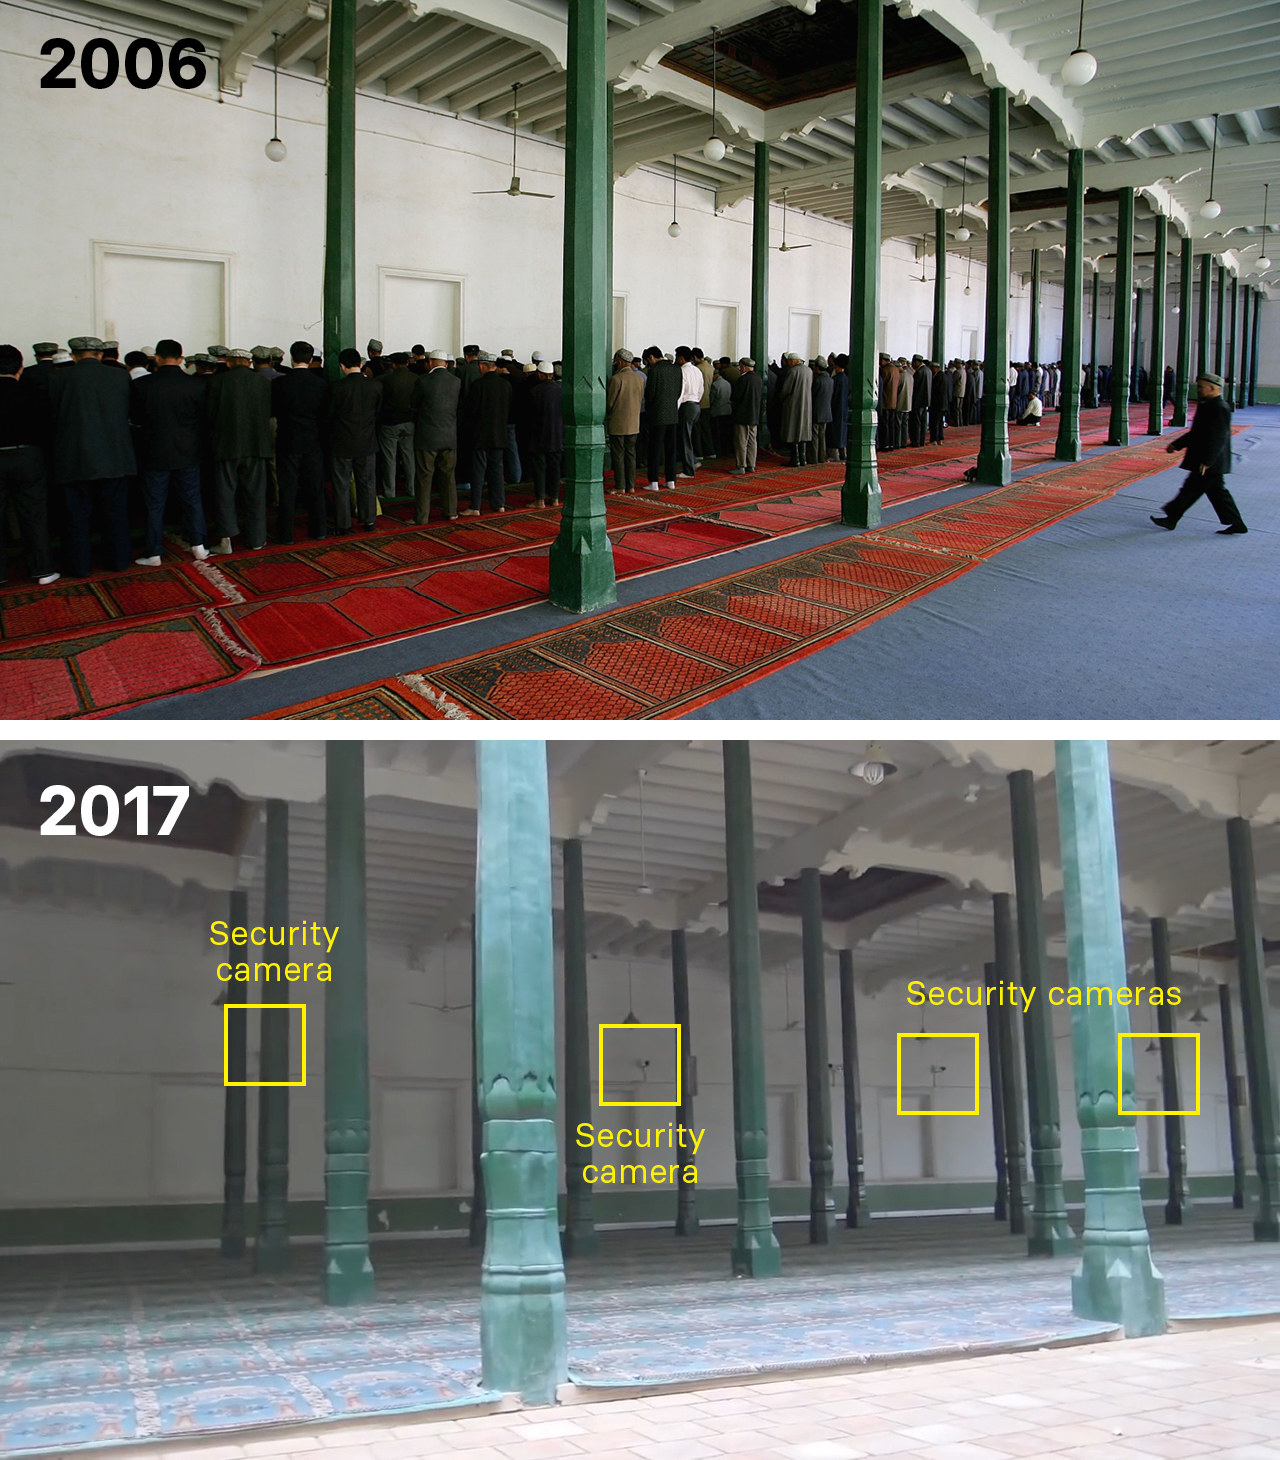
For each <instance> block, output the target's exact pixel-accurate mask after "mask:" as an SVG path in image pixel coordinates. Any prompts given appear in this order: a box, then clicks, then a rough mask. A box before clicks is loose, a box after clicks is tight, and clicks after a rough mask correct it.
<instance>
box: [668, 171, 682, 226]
mask: <svg viewBox="0 0 1280 1460" xmlns="http://www.w3.org/2000/svg"><path fill="white" fill-rule="evenodd" d="M667 235H668V237H670V238H679V237H680V225H679V223H677V222H676V159H675V157H674V156H673V157H672V159H671V222H670V223H668V224H667Z"/></svg>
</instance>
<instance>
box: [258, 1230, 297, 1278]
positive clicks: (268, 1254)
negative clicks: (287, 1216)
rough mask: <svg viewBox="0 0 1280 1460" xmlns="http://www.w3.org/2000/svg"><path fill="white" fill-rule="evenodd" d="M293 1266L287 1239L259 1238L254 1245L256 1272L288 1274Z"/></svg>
mask: <svg viewBox="0 0 1280 1460" xmlns="http://www.w3.org/2000/svg"><path fill="white" fill-rule="evenodd" d="M292 1265H293V1264H292V1259H291V1255H290V1252H289V1239H288V1238H287V1237H282V1238H280V1239H278V1240H273V1239H271V1238H259V1239H258V1241H257V1242H255V1243H254V1244H253V1270H254V1272H288V1271H289V1269H290V1267H291V1266H292Z"/></svg>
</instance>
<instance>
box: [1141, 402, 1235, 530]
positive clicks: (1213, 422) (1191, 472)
mask: <svg viewBox="0 0 1280 1460" xmlns="http://www.w3.org/2000/svg"><path fill="white" fill-rule="evenodd" d="M1196 397H1197V402H1196V413H1195V416H1194V417H1193V418H1192V421H1191V429H1190V430H1189V431H1187V432H1186V433H1185V434H1183V435H1181V436H1179V437H1177V438H1176V439H1175V440H1173V441H1170V442H1169V444H1168V445H1167V446H1166V447H1165V450H1166V451H1168V452H1170V453H1171V454H1172V453H1173V452H1175V451H1181V450H1182V449H1183V448H1185V450H1186V454H1185V455H1184V456H1183V458H1182V469H1183V471H1185V472H1187V473H1188V476H1187V479H1186V481H1185V482H1183V484H1182V490H1181V491H1180V492H1179V493H1178V495H1177V496H1176V497H1174V499H1173V501H1171V502H1166V503H1165V507H1164V515H1163V516H1162V517H1152V519H1151V520H1152V522H1154V523H1155V525H1156V526H1157V527H1163V528H1165V529H1166V530H1167V531H1169V532H1172V531H1173V529H1174V528H1175V527H1177V525H1178V523H1179V522H1180V521H1181V520H1182V517H1183V516H1184V515H1185V513H1186V512H1187V510H1188V509H1189V508H1191V507H1194V506H1195V504H1196V503H1197V502H1198V501H1199V500H1200V498H1201V497H1208V499H1209V505H1210V506H1211V507H1212V508H1213V510H1214V511H1215V512H1216V513H1217V514H1218V521H1219V522H1221V523H1223V524H1224V525H1223V526H1222V527H1221V528H1219V530H1218V536H1219V537H1235V536H1237V535H1239V534H1240V533H1243V532H1248V531H1249V529H1248V528H1247V527H1246V526H1245V525H1244V518H1243V517H1241V516H1240V509H1239V507H1237V506H1236V504H1235V498H1234V497H1232V495H1231V493H1230V492H1229V491H1228V490H1227V487H1226V483H1225V482H1224V481H1223V480H1222V478H1223V476H1224V475H1225V474H1226V473H1227V472H1229V471H1230V470H1231V411H1230V409H1229V408H1228V406H1227V403H1226V401H1225V400H1223V398H1222V376H1221V375H1214V374H1212V373H1205V374H1202V375H1197V376H1196Z"/></svg>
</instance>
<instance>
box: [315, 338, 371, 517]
mask: <svg viewBox="0 0 1280 1460" xmlns="http://www.w3.org/2000/svg"><path fill="white" fill-rule="evenodd" d="M361 364H362V362H361V360H360V351H359V350H354V349H346V350H343V352H342V353H341V354H340V355H339V356H338V367H339V369H341V371H342V379H341V380H336V381H334V383H333V385H332V386H330V388H329V405H328V410H327V413H326V417H325V428H326V434H327V436H328V442H329V479H330V480H331V481H332V482H333V518H334V521H335V522H336V523H337V524H338V531H339V532H350V531H351V481H352V478H353V477H354V478H355V484H356V491H355V497H356V503H355V505H356V512H355V516H356V521H357V522H359V524H360V526H361V527H363V528H364V529H365V531H366V532H372V531H373V529H374V528H375V527H376V526H377V525H378V499H377V488H376V477H375V471H376V463H377V453H378V407H379V406H380V405H381V403H382V384H381V382H380V381H377V380H370V379H369V377H368V376H367V375H364V374H362V373H361Z"/></svg>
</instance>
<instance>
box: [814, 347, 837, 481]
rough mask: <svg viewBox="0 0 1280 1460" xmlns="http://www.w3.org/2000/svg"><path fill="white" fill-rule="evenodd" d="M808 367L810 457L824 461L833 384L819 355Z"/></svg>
mask: <svg viewBox="0 0 1280 1460" xmlns="http://www.w3.org/2000/svg"><path fill="white" fill-rule="evenodd" d="M810 369H811V370H812V371H813V385H812V386H811V387H810V390H811V393H812V395H813V440H812V457H813V460H814V461H815V462H825V461H826V459H827V432H828V431H830V429H831V400H832V394H833V386H832V383H831V376H830V375H829V374H828V372H827V362H826V361H825V360H823V359H822V358H821V357H819V358H818V359H816V360H814V361H813V363H812V365H811V366H810Z"/></svg>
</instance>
